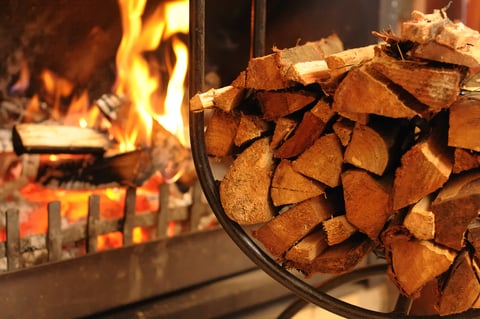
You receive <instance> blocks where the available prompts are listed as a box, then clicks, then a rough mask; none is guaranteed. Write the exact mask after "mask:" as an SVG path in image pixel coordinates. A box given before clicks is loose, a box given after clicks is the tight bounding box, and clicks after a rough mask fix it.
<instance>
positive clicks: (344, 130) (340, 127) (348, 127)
mask: <svg viewBox="0 0 480 319" xmlns="http://www.w3.org/2000/svg"><path fill="white" fill-rule="evenodd" d="M354 127H355V122H354V121H351V120H349V119H348V118H345V117H340V118H339V119H338V120H337V121H336V122H335V123H333V125H332V129H333V131H334V132H335V134H336V135H337V136H338V138H339V139H340V143H342V145H343V146H347V145H348V143H350V139H351V137H352V133H353V128H354Z"/></svg>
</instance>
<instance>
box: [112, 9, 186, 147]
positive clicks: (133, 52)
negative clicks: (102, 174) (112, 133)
mask: <svg viewBox="0 0 480 319" xmlns="http://www.w3.org/2000/svg"><path fill="white" fill-rule="evenodd" d="M118 3H119V5H120V11H121V14H122V26H123V37H122V41H121V43H120V46H119V49H118V51H117V59H116V62H117V70H118V75H117V80H116V83H115V86H114V92H115V94H117V95H119V96H123V97H126V98H127V100H129V101H130V102H131V107H132V110H131V112H129V114H128V116H129V121H128V123H129V124H127V127H124V128H123V132H121V135H122V136H118V134H116V137H117V138H118V139H119V140H120V141H121V143H122V144H123V150H131V149H135V148H136V147H137V146H140V145H149V144H150V134H151V129H152V121H153V120H160V119H161V121H162V122H161V124H162V125H164V127H165V128H166V129H168V130H169V131H171V132H172V133H173V134H176V135H177V134H179V132H182V135H180V136H181V137H179V138H180V140H181V141H184V140H185V138H184V137H183V130H184V128H183V120H182V118H181V106H182V102H183V98H184V85H185V78H186V74H187V65H188V63H187V61H188V54H187V49H186V45H185V44H183V43H181V41H180V40H178V39H176V38H174V39H173V45H174V52H175V55H176V59H177V63H176V66H175V68H174V70H173V72H172V75H171V78H170V82H169V85H168V90H167V96H166V97H165V101H166V102H165V103H166V105H165V107H164V110H165V112H172V110H173V112H174V113H173V114H174V116H173V117H170V118H169V119H168V120H166V119H165V116H167V114H162V117H161V118H159V117H158V116H159V115H158V114H156V113H155V107H154V105H153V101H154V100H155V94H158V90H159V89H160V73H159V71H158V70H157V69H155V68H154V67H153V66H152V65H150V63H149V62H148V61H147V59H146V58H145V56H144V55H145V53H146V52H148V51H154V50H156V49H157V48H158V47H159V45H160V43H161V42H162V41H164V40H168V39H169V38H172V37H174V36H175V34H177V33H179V32H180V33H187V32H188V1H173V2H166V3H162V4H160V5H159V6H158V7H157V8H156V9H155V11H154V12H153V13H151V14H150V15H149V16H148V18H146V19H143V18H142V17H143V15H144V9H145V4H146V0H139V1H137V0H118ZM144 20H145V21H144ZM179 101H180V102H179ZM178 114H180V118H179V117H178ZM172 119H174V120H173V121H172ZM172 122H174V123H179V124H175V125H174V126H172V125H168V124H170V123H172ZM179 125H180V126H181V127H182V128H181V129H179V128H178V126H179Z"/></svg>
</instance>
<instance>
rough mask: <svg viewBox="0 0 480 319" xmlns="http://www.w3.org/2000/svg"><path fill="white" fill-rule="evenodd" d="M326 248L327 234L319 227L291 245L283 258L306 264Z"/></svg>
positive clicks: (290, 261)
mask: <svg viewBox="0 0 480 319" xmlns="http://www.w3.org/2000/svg"><path fill="white" fill-rule="evenodd" d="M327 248H328V243H327V234H326V233H325V232H324V231H323V230H321V229H320V230H317V231H314V232H313V233H311V234H308V235H307V236H305V237H304V238H303V239H302V240H300V241H299V242H298V243H296V244H295V246H293V247H291V248H290V249H289V250H288V251H287V253H286V254H285V259H286V260H287V261H288V262H289V263H293V264H295V265H308V264H310V263H311V262H312V261H313V260H314V259H315V258H316V257H317V256H319V255H320V254H321V253H323V252H324V251H325V249H327Z"/></svg>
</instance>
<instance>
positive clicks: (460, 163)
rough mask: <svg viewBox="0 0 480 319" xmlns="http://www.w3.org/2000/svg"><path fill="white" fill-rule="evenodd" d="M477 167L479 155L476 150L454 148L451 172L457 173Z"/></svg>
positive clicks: (479, 159)
mask: <svg viewBox="0 0 480 319" xmlns="http://www.w3.org/2000/svg"><path fill="white" fill-rule="evenodd" d="M478 167H480V155H479V154H478V153H477V152H473V151H470V150H465V149H462V148H458V147H457V148H455V151H454V152H453V169H452V173H454V174H457V173H461V172H464V171H468V170H470V169H475V168H478Z"/></svg>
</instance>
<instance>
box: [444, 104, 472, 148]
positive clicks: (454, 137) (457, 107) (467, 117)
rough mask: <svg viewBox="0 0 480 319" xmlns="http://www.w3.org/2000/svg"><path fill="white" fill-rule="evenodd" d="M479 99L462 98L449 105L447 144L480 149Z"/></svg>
mask: <svg viewBox="0 0 480 319" xmlns="http://www.w3.org/2000/svg"><path fill="white" fill-rule="evenodd" d="M479 121H480V100H477V99H468V98H463V99H459V100H458V101H457V102H455V103H454V104H453V105H452V106H451V107H450V112H449V126H450V128H449V130H448V145H449V146H454V147H460V148H464V149H469V150H473V151H477V152H478V151H480V140H479V138H478V136H480V125H478V123H479Z"/></svg>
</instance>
